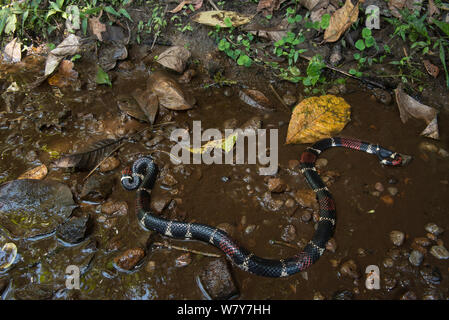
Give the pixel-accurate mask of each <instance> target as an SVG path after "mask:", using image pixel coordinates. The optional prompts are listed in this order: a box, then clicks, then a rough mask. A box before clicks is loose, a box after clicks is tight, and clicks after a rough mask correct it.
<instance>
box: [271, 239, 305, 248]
mask: <svg viewBox="0 0 449 320" xmlns="http://www.w3.org/2000/svg"><path fill="white" fill-rule="evenodd" d="M269 243H270V244H274V245H278V246H284V247H289V248H292V249H298V246H295V245H294V244H290V243H288V242H284V241H279V240H270V241H269Z"/></svg>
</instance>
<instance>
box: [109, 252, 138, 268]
mask: <svg viewBox="0 0 449 320" xmlns="http://www.w3.org/2000/svg"><path fill="white" fill-rule="evenodd" d="M144 256H145V251H143V249H141V248H134V249H128V250H126V251H125V252H123V253H122V254H120V255H118V256H116V257H115V258H114V263H115V264H116V265H117V266H118V267H119V268H121V269H124V270H131V269H132V268H134V267H135V266H136V265H137V263H138V262H139V261H140V260H142V259H143V257H144Z"/></svg>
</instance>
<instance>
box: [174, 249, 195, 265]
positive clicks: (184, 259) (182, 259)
mask: <svg viewBox="0 0 449 320" xmlns="http://www.w3.org/2000/svg"><path fill="white" fill-rule="evenodd" d="M190 263H192V256H191V254H190V253H189V252H187V253H185V254H183V255H180V256H179V257H177V258H176V260H175V267H177V268H182V267H186V266H188V265H189V264H190Z"/></svg>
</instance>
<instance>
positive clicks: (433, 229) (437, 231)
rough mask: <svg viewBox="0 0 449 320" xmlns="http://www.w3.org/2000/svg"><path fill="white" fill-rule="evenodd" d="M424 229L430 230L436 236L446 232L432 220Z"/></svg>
mask: <svg viewBox="0 0 449 320" xmlns="http://www.w3.org/2000/svg"><path fill="white" fill-rule="evenodd" d="M424 229H425V230H426V231H427V232H430V233H432V234H434V235H436V236H439V235H440V234H442V233H443V232H444V229H443V228H440V227H439V226H437V225H436V224H435V223H433V222H430V223H428V224H426V225H425V227H424Z"/></svg>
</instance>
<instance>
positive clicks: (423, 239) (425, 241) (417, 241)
mask: <svg viewBox="0 0 449 320" xmlns="http://www.w3.org/2000/svg"><path fill="white" fill-rule="evenodd" d="M413 243H415V244H417V245H418V246H421V247H428V246H430V244H431V242H430V240H429V239H428V238H426V237H419V238H415V239H413Z"/></svg>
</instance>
